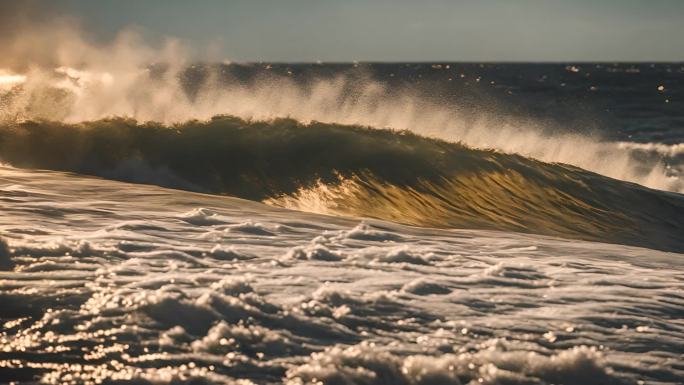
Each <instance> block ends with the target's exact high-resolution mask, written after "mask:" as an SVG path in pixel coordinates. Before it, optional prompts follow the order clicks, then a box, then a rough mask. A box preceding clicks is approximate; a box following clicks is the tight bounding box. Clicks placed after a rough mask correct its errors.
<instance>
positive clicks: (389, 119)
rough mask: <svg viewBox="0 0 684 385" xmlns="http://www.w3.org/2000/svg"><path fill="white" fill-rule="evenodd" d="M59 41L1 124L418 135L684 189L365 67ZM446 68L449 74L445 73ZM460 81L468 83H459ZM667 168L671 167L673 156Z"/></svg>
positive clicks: (667, 177) (563, 134)
mask: <svg viewBox="0 0 684 385" xmlns="http://www.w3.org/2000/svg"><path fill="white" fill-rule="evenodd" d="M61 35H64V36H68V37H69V38H68V39H64V40H62V39H59V40H57V41H55V44H56V46H55V47H53V50H54V52H55V55H54V57H52V58H51V60H49V61H47V62H46V63H48V64H49V65H48V66H45V64H43V65H41V63H40V62H39V63H36V64H37V65H29V66H28V69H27V70H26V71H24V72H12V71H10V70H4V71H3V72H2V73H3V74H4V75H2V76H1V77H0V78H2V79H5V80H4V82H3V81H0V87H2V88H0V89H2V91H0V92H2V94H0V95H2V96H1V97H0V100H1V102H0V106H1V107H0V119H2V121H5V122H7V121H16V120H53V121H61V122H69V123H78V122H84V121H93V120H99V119H103V118H109V117H128V118H133V119H136V120H138V121H140V122H144V121H156V122H161V123H165V124H174V123H183V122H186V121H189V120H207V119H209V118H211V117H213V116H215V115H232V116H237V117H240V118H243V119H248V120H260V121H261V120H272V119H275V118H282V117H289V118H293V119H296V120H298V121H300V122H304V123H306V122H311V121H320V122H327V123H339V124H350V125H363V126H370V127H376V128H391V129H395V130H410V131H412V132H414V133H417V134H420V135H426V136H429V137H435V138H440V139H444V140H447V141H451V142H462V143H464V144H466V145H469V146H472V147H476V148H491V149H496V150H499V151H503V152H506V153H516V154H520V155H524V156H528V157H532V158H535V159H539V160H542V161H545V162H562V163H567V164H571V165H575V166H578V167H581V168H584V169H586V170H590V171H594V172H597V173H599V174H602V175H605V176H608V177H611V178H616V179H621V180H625V181H630V182H635V183H639V184H642V185H644V186H647V187H651V188H656V189H661V190H668V191H675V192H681V191H683V189H684V184H683V183H684V182H682V180H681V177H680V169H679V168H680V166H681V164H680V163H679V162H674V164H668V163H666V162H664V161H663V157H662V156H647V157H644V156H640V154H641V153H643V150H644V147H643V146H642V147H639V148H636V147H634V146H629V145H624V144H621V143H614V142H613V141H611V140H609V139H605V138H603V136H605V135H603V134H602V133H599V132H596V131H591V130H585V131H583V132H573V131H572V130H566V129H564V128H563V127H562V124H561V123H558V122H554V123H550V124H549V123H548V122H546V123H547V124H545V122H535V121H534V120H533V119H532V120H531V119H521V118H519V117H516V116H512V115H507V114H506V113H505V112H500V111H505V108H504V106H501V104H502V103H500V102H498V101H496V100H489V101H488V102H484V103H487V104H482V105H475V106H473V105H465V106H464V105H459V102H458V100H453V98H452V99H441V98H439V97H438V96H437V97H436V95H439V94H440V92H441V91H439V88H444V87H447V86H448V82H444V83H445V84H442V85H438V86H437V87H438V88H434V89H433V92H432V94H431V93H430V92H428V91H426V89H425V88H426V87H424V86H423V87H419V86H415V85H411V83H410V82H406V83H405V84H400V85H398V86H397V85H395V84H392V85H390V84H388V83H387V82H383V81H381V80H379V79H378V77H377V76H373V75H372V74H371V73H370V72H371V71H370V70H368V69H364V68H363V66H361V68H359V66H358V65H354V66H348V68H346V69H342V70H337V71H335V72H333V73H331V74H328V75H327V76H320V75H317V76H311V77H305V78H301V77H300V78H297V77H296V76H293V74H292V72H291V71H290V70H289V69H288V70H287V72H286V73H284V74H282V73H276V71H270V67H271V66H270V65H259V64H252V65H247V66H246V67H248V70H247V71H248V72H249V71H251V73H250V75H249V76H247V77H245V76H242V77H241V76H240V74H239V72H240V68H236V67H241V65H227V64H193V63H192V62H191V61H190V60H189V59H188V56H187V55H188V53H187V50H186V49H185V48H184V47H183V46H182V45H181V44H180V43H179V42H177V41H173V40H169V41H168V42H167V43H166V44H165V45H164V46H163V47H161V48H159V49H154V48H152V47H150V46H148V45H146V44H145V43H144V41H142V39H141V38H140V37H139V36H137V35H136V34H135V33H132V32H124V33H122V34H120V35H119V37H118V38H117V39H115V40H114V41H113V42H111V43H109V44H106V45H93V44H88V43H87V42H85V41H83V40H81V39H79V38H77V37H75V36H77V34H76V33H74V32H73V31H71V30H69V29H64V28H62V29H58V32H57V36H61ZM243 67H244V66H243ZM249 67H252V68H251V69H249ZM444 70H446V69H445V68H443V67H442V65H440V67H439V69H437V70H436V71H444ZM243 72H245V71H243ZM236 74H237V75H236ZM458 75H463V74H462V73H461V74H458V73H456V74H454V76H458ZM420 76H422V75H420ZM449 79H451V80H453V79H452V78H451V77H450V78H449ZM451 80H450V81H451ZM474 80H476V81H477V82H479V81H480V78H479V77H478V78H477V79H471V81H474ZM512 98H515V96H512ZM440 99H441V100H440ZM582 113H583V112H581V111H578V112H577V114H582ZM653 150H654V151H656V152H657V151H658V150H657V149H655V148H654V149H653ZM651 152H653V151H651ZM665 160H670V161H671V160H672V159H671V157H669V154H668V155H666V159H665ZM670 163H672V162H670ZM668 166H669V167H668Z"/></svg>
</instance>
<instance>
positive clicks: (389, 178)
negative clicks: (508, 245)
mask: <svg viewBox="0 0 684 385" xmlns="http://www.w3.org/2000/svg"><path fill="white" fill-rule="evenodd" d="M0 160H2V161H3V162H7V163H10V164H12V165H15V166H19V167H31V168H47V169H53V170H62V171H71V172H77V173H82V174H89V175H96V176H102V177H106V178H112V179H118V180H124V181H131V182H139V183H151V184H159V185H162V186H166V187H175V188H183V189H188V190H194V191H200V192H207V193H218V194H227V195H233V196H237V197H241V198H246V199H252V200H259V201H265V202H267V203H269V204H272V205H278V206H283V207H287V208H294V209H300V210H306V211H317V212H322V213H328V214H336V215H353V216H367V217H375V218H380V219H387V220H392V221H396V222H401V223H407V224H413V225H421V226H433V227H444V228H452V227H458V228H476V229H494V230H505V231H519V232H529V233H537V234H545V235H553V236H562V237H569V238H579V239H586V240H597V241H605V242H616V243H623V244H629V245H638V246H646V247H650V248H655V249H661V250H669V251H684V240H683V239H681V238H682V237H681V234H684V198H683V197H682V196H681V195H678V194H674V193H666V192H662V191H657V190H651V189H648V188H645V187H642V186H639V185H636V184H632V183H627V182H622V181H618V180H614V179H610V178H607V177H603V176H601V175H598V174H595V173H591V172H588V171H585V170H582V169H579V168H576V167H573V166H568V165H564V164H549V163H543V162H539V161H536V160H532V159H529V158H525V157H522V156H518V155H511V154H503V153H498V152H495V151H488V150H477V149H471V148H468V147H466V146H463V145H461V144H458V143H448V142H444V141H440V140H434V139H428V138H424V137H421V136H418V135H415V134H412V133H410V132H405V131H401V132H397V131H390V130H376V129H369V128H364V127H359V126H344V125H336V124H324V123H316V122H314V123H311V124H308V125H305V124H301V123H299V122H297V121H295V120H291V119H279V120H274V121H270V122H248V121H245V120H242V119H239V118H236V117H230V116H217V117H215V118H213V119H211V120H209V121H206V122H201V121H188V122H186V123H182V124H177V125H173V126H165V125H162V124H159V123H153V122H148V123H139V122H137V121H135V120H130V119H123V118H113V119H105V120H98V121H91V122H84V123H79V124H66V123H60V122H52V121H26V122H20V123H4V124H2V125H1V126H0Z"/></svg>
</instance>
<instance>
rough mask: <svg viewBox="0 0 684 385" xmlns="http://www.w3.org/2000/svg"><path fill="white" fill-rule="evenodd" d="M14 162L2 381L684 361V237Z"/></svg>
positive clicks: (329, 376) (559, 374) (599, 378)
mask: <svg viewBox="0 0 684 385" xmlns="http://www.w3.org/2000/svg"><path fill="white" fill-rule="evenodd" d="M0 174H1V175H2V176H1V177H0V199H1V200H2V204H3V215H2V216H0V231H2V234H3V250H2V264H3V269H4V270H5V271H4V272H2V273H0V308H1V309H2V312H1V317H2V322H3V323H4V326H3V327H2V335H1V337H0V343H1V344H2V345H1V346H2V347H1V349H0V351H1V353H0V368H1V369H0V377H1V378H2V379H3V380H4V381H27V380H37V379H40V380H42V381H44V382H48V383H64V382H66V383H91V382H98V381H104V382H107V383H148V382H151V383H167V382H169V381H171V382H177V383H233V382H236V381H238V380H245V381H246V380H249V381H252V382H254V383H259V384H261V383H281V382H286V383H291V384H299V383H311V382H312V381H313V382H317V381H321V382H323V383H326V384H347V383H349V384H469V383H472V384H476V383H485V384H501V383H506V384H537V383H539V384H551V383H556V384H558V383H562V384H611V383H616V384H622V383H625V384H630V383H636V382H637V381H645V383H649V384H656V383H672V384H674V383H679V382H681V380H682V378H684V366H683V365H682V351H684V321H682V317H681V315H682V312H683V311H684V292H683V291H682V290H683V288H684V273H683V270H682V263H681V261H682V259H681V255H678V254H671V253H662V252H657V251H653V250H648V249H640V248H631V247H626V246H619V245H609V244H601V243H591V242H582V241H567V240H563V239H556V238H545V237H540V236H532V235H520V234H515V233H501V232H488V231H470V230H431V229H421V228H415V227H405V226H400V225H396V224H391V223H387V222H379V221H362V222H360V221H358V220H350V219H342V218H335V217H326V216H318V215H314V214H306V213H301V212H293V211H286V210H280V209H276V208H271V207H268V206H265V205H262V204H259V203H253V202H249V201H242V200H238V199H234V198H225V197H216V196H210V195H201V194H194V193H186V192H180V191H175V190H165V189H162V188H158V187H154V186H143V185H129V184H122V183H120V182H111V181H106V180H101V179H92V178H83V177H79V176H75V175H69V174H60V173H54V172H46V171H27V170H19V169H12V168H7V167H3V168H2V169H0ZM245 383H246V382H245Z"/></svg>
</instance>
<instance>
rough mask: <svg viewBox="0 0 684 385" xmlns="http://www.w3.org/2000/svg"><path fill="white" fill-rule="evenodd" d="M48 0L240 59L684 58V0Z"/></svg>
mask: <svg viewBox="0 0 684 385" xmlns="http://www.w3.org/2000/svg"><path fill="white" fill-rule="evenodd" d="M2 1H15V0H0V2H2ZM44 1H45V2H47V3H49V4H50V6H52V7H53V8H55V9H58V10H59V11H60V12H63V13H67V14H73V15H76V16H77V17H80V18H82V19H83V20H84V23H85V24H86V25H87V26H88V28H89V30H91V31H92V32H93V34H94V35H96V36H98V37H99V38H103V37H104V38H106V37H108V36H111V35H113V34H114V33H115V32H116V31H118V30H120V29H121V28H122V27H124V26H128V25H135V26H137V27H139V28H140V29H142V30H143V31H144V32H145V34H147V36H149V37H151V38H152V39H158V38H160V37H162V36H166V35H171V36H176V37H180V38H182V39H184V40H187V41H188V42H189V43H190V44H192V45H193V46H195V47H200V48H201V49H206V47H208V46H211V47H213V49H214V50H215V51H221V52H222V53H221V55H222V56H224V57H226V58H229V59H232V60H239V61H259V60H263V61H314V60H323V61H351V60H377V61H419V60H454V61H584V60H588V61H592V60H593V61H595V60H607V61H618V60H623V61H681V60H684V0H641V1H638V0H472V1H457V0H452V1H447V0H413V1H408V0H374V1H373V0H366V1H361V0H318V1H314V0H272V1H269V0H235V1H232V0H223V1H219V0H97V1H94V0H55V1H48V0H44Z"/></svg>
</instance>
